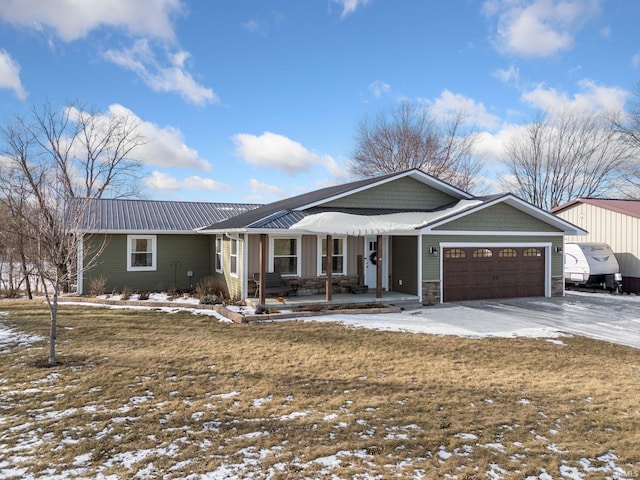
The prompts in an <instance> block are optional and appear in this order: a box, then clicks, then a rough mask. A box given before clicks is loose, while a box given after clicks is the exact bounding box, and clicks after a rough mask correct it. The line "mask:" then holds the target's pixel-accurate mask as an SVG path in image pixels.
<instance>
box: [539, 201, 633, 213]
mask: <svg viewBox="0 0 640 480" xmlns="http://www.w3.org/2000/svg"><path fill="white" fill-rule="evenodd" d="M578 203H586V204H587V205H593V206H594V207H600V208H604V209H605V210H611V211H612V212H617V213H622V214H624V215H629V216H630V217H635V218H640V200H620V199H614V198H576V199H575V200H572V201H571V202H568V203H565V204H564V205H560V206H558V207H555V208H553V209H552V210H551V213H557V212H559V211H561V210H564V209H565V208H569V207H573V206H574V205H577V204H578Z"/></svg>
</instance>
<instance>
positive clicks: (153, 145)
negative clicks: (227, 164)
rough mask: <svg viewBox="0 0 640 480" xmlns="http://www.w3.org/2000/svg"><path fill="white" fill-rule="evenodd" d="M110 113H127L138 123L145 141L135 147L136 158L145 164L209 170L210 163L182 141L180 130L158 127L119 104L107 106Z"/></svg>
mask: <svg viewBox="0 0 640 480" xmlns="http://www.w3.org/2000/svg"><path fill="white" fill-rule="evenodd" d="M109 114H110V115H127V116H129V117H130V118H131V119H132V120H134V121H136V122H137V123H138V124H139V133H140V134H141V135H142V136H143V137H144V138H145V139H146V140H147V143H145V144H144V145H142V146H140V147H138V148H136V150H135V151H134V153H135V157H136V159H138V160H140V161H141V162H142V163H144V164H146V165H155V166H159V167H183V168H192V169H197V170H203V171H209V170H211V164H210V163H209V162H208V161H207V160H205V159H203V158H200V156H199V155H198V151H197V150H194V149H193V148H189V147H188V146H187V145H186V144H185V143H184V138H183V136H182V133H181V132H180V130H178V129H176V128H174V127H170V126H168V127H164V128H160V127H159V126H157V125H155V124H154V123H151V122H146V121H144V120H142V119H141V118H140V117H138V116H137V115H136V114H135V113H133V112H132V111H131V110H129V109H128V108H126V107H123V106H122V105H119V104H114V105H110V106H109Z"/></svg>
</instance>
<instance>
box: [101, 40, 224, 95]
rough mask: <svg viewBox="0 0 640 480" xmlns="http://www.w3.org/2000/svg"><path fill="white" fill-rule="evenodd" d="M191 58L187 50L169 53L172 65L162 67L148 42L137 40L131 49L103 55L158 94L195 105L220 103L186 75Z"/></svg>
mask: <svg viewBox="0 0 640 480" xmlns="http://www.w3.org/2000/svg"><path fill="white" fill-rule="evenodd" d="M189 56H190V54H189V52H186V51H184V50H179V51H177V52H175V53H168V54H167V57H168V61H169V65H161V64H160V62H159V61H158V60H157V58H156V55H155V53H154V52H153V50H152V49H151V47H150V46H149V42H148V41H147V40H138V41H136V42H135V43H134V45H133V46H132V47H131V48H129V49H123V50H107V51H106V52H105V53H104V57H105V58H106V59H107V60H109V61H110V62H113V63H115V64H116V65H119V66H121V67H124V68H126V69H128V70H131V71H132V72H134V73H135V74H136V75H138V77H140V78H141V79H142V81H144V83H146V84H147V86H149V88H151V89H152V90H154V91H156V92H177V93H178V94H179V95H180V96H181V97H182V98H184V99H185V100H187V101H189V102H192V103H195V104H196V105H204V104H207V103H215V102H217V101H218V96H217V95H216V94H215V93H214V91H213V90H212V89H210V88H207V87H204V86H202V85H200V84H198V83H197V82H196V81H195V80H194V78H193V77H192V76H191V74H190V73H189V72H187V71H186V69H185V64H186V63H187V61H188V59H189Z"/></svg>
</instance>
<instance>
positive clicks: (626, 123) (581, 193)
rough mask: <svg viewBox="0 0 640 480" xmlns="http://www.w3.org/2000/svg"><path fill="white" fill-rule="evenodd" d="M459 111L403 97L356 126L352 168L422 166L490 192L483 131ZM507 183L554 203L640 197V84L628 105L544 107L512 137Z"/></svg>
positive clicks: (544, 203) (379, 170)
mask: <svg viewBox="0 0 640 480" xmlns="http://www.w3.org/2000/svg"><path fill="white" fill-rule="evenodd" d="M465 120H466V115H465V112H464V111H459V112H457V113H455V114H453V115H451V116H450V117H449V118H448V119H446V120H445V121H444V122H439V121H437V120H436V118H435V116H434V115H433V112H432V111H431V109H430V108H429V107H428V106H423V105H416V104H411V103H402V104H400V105H399V106H398V107H396V108H395V109H393V110H392V111H390V112H383V113H380V114H379V115H377V116H375V117H374V118H370V117H365V118H364V119H363V120H362V121H361V122H360V124H359V125H358V127H357V129H356V135H355V142H356V147H355V150H354V152H353V155H352V161H351V165H350V168H351V172H352V173H353V174H354V175H355V176H358V177H371V176H376V175H380V174H383V173H390V172H397V171H402V170H405V169H408V168H418V169H420V170H423V171H424V172H426V173H429V174H431V175H433V176H435V177H437V178H439V179H441V180H444V181H445V182H448V183H450V184H452V185H454V186H456V187H458V188H460V189H462V190H465V191H468V192H471V193H476V194H479V193H483V192H484V190H485V189H486V186H485V185H484V184H483V177H482V175H481V174H482V170H483V161H482V159H481V158H478V156H476V154H475V151H476V147H477V146H478V143H479V140H480V137H479V135H478V132H476V131H474V130H469V129H468V128H466V127H465V125H466V122H465ZM500 164H501V165H503V166H504V174H503V175H502V176H501V178H500V184H501V187H502V190H504V191H509V192H512V193H514V194H515V195H517V196H519V197H520V198H522V199H524V200H526V201H528V202H531V203H533V204H534V205H536V206H538V207H540V208H542V209H544V210H550V209H551V208H553V207H556V206H558V205H561V204H563V203H565V202H568V201H570V200H572V199H574V198H576V197H603V196H607V197H620V196H622V197H625V198H639V187H640V84H638V86H637V88H636V90H635V92H634V99H633V101H632V102H631V108H630V109H629V110H628V111H626V112H623V111H586V110H584V109H577V108H565V109H562V110H554V111H546V112H540V113H538V114H537V116H536V117H535V118H533V119H532V120H530V121H529V122H527V123H526V124H525V125H523V126H522V128H521V129H520V130H519V131H517V132H516V133H513V134H512V135H511V136H510V137H509V138H508V139H507V141H506V143H505V145H504V153H503V158H501V159H500Z"/></svg>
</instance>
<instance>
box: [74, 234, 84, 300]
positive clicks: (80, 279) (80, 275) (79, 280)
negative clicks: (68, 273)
mask: <svg viewBox="0 0 640 480" xmlns="http://www.w3.org/2000/svg"><path fill="white" fill-rule="evenodd" d="M78 237H79V238H78V258H77V262H78V266H77V271H76V293H77V294H78V295H82V293H83V287H82V284H83V283H84V235H82V234H79V235H78Z"/></svg>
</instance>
